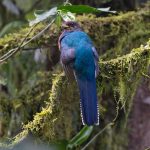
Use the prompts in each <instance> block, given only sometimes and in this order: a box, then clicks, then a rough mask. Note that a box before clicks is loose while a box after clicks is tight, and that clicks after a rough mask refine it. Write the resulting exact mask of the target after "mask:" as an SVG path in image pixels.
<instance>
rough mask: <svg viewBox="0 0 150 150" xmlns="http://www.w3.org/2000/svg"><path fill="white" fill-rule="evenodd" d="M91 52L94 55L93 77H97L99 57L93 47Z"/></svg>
mask: <svg viewBox="0 0 150 150" xmlns="http://www.w3.org/2000/svg"><path fill="white" fill-rule="evenodd" d="M92 51H93V54H94V62H95V77H97V76H98V73H99V65H98V61H99V55H98V53H97V51H96V49H95V47H92Z"/></svg>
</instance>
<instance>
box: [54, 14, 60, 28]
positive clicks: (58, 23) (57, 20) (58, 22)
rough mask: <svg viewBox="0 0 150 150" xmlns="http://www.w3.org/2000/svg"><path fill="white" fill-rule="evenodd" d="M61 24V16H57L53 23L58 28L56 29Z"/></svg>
mask: <svg viewBox="0 0 150 150" xmlns="http://www.w3.org/2000/svg"><path fill="white" fill-rule="evenodd" d="M61 22H62V18H61V16H60V15H57V17H56V21H55V23H56V25H57V26H58V28H60V26H61Z"/></svg>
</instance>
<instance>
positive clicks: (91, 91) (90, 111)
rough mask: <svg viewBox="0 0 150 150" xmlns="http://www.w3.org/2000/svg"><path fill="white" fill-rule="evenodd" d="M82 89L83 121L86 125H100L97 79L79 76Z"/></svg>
mask: <svg viewBox="0 0 150 150" xmlns="http://www.w3.org/2000/svg"><path fill="white" fill-rule="evenodd" d="M77 82H78V86H79V90H80V99H81V101H80V107H81V116H82V122H83V124H86V125H89V126H91V125H99V110H98V103H97V94H96V80H95V79H93V80H90V81H89V80H86V79H84V80H82V79H79V78H77Z"/></svg>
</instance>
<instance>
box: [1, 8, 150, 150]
mask: <svg viewBox="0 0 150 150" xmlns="http://www.w3.org/2000/svg"><path fill="white" fill-rule="evenodd" d="M87 18H88V20H87ZM77 19H78V20H79V23H80V24H81V25H82V27H84V30H85V31H86V32H87V33H88V34H89V35H90V36H91V37H92V39H93V41H94V43H95V45H96V46H97V48H98V51H99V54H101V57H100V58H101V59H100V61H99V66H100V70H101V74H100V75H99V77H98V79H97V86H98V99H99V100H100V112H101V127H100V128H98V129H97V130H96V129H95V132H96V131H98V130H100V129H102V127H104V126H105V125H106V124H108V122H113V121H115V124H114V126H113V127H111V126H109V128H107V130H106V132H103V134H101V135H100V136H99V137H98V140H96V141H94V142H95V143H94V144H93V143H92V144H93V145H91V147H90V146H89V149H95V148H96V146H97V145H99V148H100V149H111V150H116V149H123V148H124V146H125V145H126V142H127V141H126V140H125V139H126V138H125V137H126V133H125V132H126V129H125V128H124V126H125V125H126V123H127V117H128V115H129V112H130V109H131V106H132V100H133V96H134V93H135V90H136V88H137V85H138V84H139V83H140V79H141V77H142V75H143V74H147V69H148V66H149V58H150V41H149V42H148V43H147V44H146V45H145V46H141V47H139V48H135V49H132V48H133V47H137V46H138V44H139V43H144V42H145V41H146V40H147V39H148V37H149V27H150V26H149V13H148V11H147V9H146V10H144V11H143V10H141V11H139V12H138V13H137V12H131V13H127V14H123V15H122V14H120V15H119V16H112V17H106V18H95V17H94V16H79V17H78V18H77ZM143 22H144V23H143ZM44 26H45V24H39V25H38V26H36V28H35V30H34V31H33V33H32V34H31V35H29V37H28V38H29V39H30V38H32V36H33V35H36V34H37V33H38V32H39V31H40V30H41V28H44ZM99 26H100V27H99ZM28 30H29V29H28V28H26V29H22V30H20V31H19V33H15V34H10V35H8V36H5V37H4V38H3V39H1V40H0V46H1V50H0V54H1V55H3V54H4V53H6V52H7V51H9V49H10V48H14V45H17V43H18V42H19V41H20V39H22V38H23V37H24V34H25V33H26V32H27V31H28ZM95 31H96V32H95ZM143 31H144V32H143ZM141 33H142V34H141ZM58 34H59V31H58V29H57V28H56V27H55V26H53V27H52V28H51V29H50V30H49V32H47V33H46V34H44V35H42V37H41V38H40V39H38V40H35V41H32V42H31V43H30V46H35V45H36V44H37V43H38V45H44V44H48V43H50V44H51V46H52V47H54V48H55V50H56V51H57V48H56V43H57V42H56V40H57V38H58ZM49 35H50V36H49ZM101 37H103V38H101ZM112 38H113V39H114V43H111V41H112ZM127 39H128V40H127ZM139 41H140V42H139ZM8 43H9V45H8ZM131 49H132V51H130V50H131ZM106 50H108V51H107V52H104V51H106ZM18 55H19V54H18ZM18 55H17V56H18ZM118 55H120V56H118ZM13 67H14V68H15V66H13ZM53 73H54V74H55V75H54V76H53V75H52V72H49V73H48V74H49V75H48V76H46V77H45V76H43V74H44V73H42V71H41V74H42V78H37V80H35V82H36V81H37V82H38V83H37V84H35V86H31V87H30V84H29V83H28V84H27V85H26V87H24V88H23V89H22V90H21V91H24V92H20V91H18V93H19V94H20V97H18V99H19V100H18V102H17V103H16V104H14V106H9V105H11V103H10V104H9V103H8V98H7V97H5V96H2V98H0V100H1V101H2V102H1V104H3V105H1V106H2V110H4V111H6V112H7V110H8V107H12V108H16V110H18V109H17V108H18V106H19V108H20V109H22V108H23V107H22V106H23V105H21V106H20V104H24V102H26V104H27V105H25V106H24V107H25V109H27V108H28V109H29V108H30V109H31V111H32V107H33V105H36V104H35V102H36V103H37V105H40V106H41V107H43V109H37V110H36V111H35V112H32V113H31V114H34V117H33V118H28V119H27V118H26V119H27V120H30V121H29V122H28V123H27V120H26V121H25V120H24V121H23V122H24V123H25V124H24V126H23V129H22V131H21V132H20V134H18V135H17V136H16V137H15V138H14V139H13V140H12V141H10V143H9V142H8V145H7V144H6V145H5V144H3V145H1V146H2V147H5V146H6V147H7V146H10V147H11V146H13V145H15V144H17V143H18V142H20V141H21V140H23V138H25V137H26V136H27V134H28V133H29V132H30V133H31V134H32V135H33V136H35V137H37V138H38V137H39V138H40V139H41V140H43V141H48V142H49V143H51V142H56V141H59V140H62V139H66V140H69V139H70V138H71V137H72V136H73V135H74V134H75V133H77V131H79V129H80V128H81V124H80V123H81V121H80V117H79V107H78V106H79V103H78V102H79V95H78V91H77V87H76V84H75V83H71V84H69V83H68V81H67V79H66V78H65V76H64V75H63V74H62V73H61V71H60V68H59V66H57V65H55V69H54V71H53ZM35 74H36V72H35ZM33 85H34V83H33ZM27 87H28V88H27ZM26 88H27V90H26ZM113 96H114V98H113ZM14 101H15V100H14ZM16 101H17V100H16ZM39 101H40V102H41V103H40V102H39ZM18 103H19V105H18ZM8 104H9V105H8ZM115 108H116V109H117V110H116V109H115ZM28 109H27V110H28ZM33 109H34V108H33ZM36 112H38V113H36ZM116 114H117V115H116ZM5 116H7V115H5ZM7 117H8V118H9V115H8V116H7ZM60 129H61V130H60ZM9 144H10V145H9Z"/></svg>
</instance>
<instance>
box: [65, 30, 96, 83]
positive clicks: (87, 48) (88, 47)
mask: <svg viewBox="0 0 150 150" xmlns="http://www.w3.org/2000/svg"><path fill="white" fill-rule="evenodd" d="M62 43H65V44H66V45H67V46H68V47H69V48H74V49H75V62H74V69H75V71H76V74H77V75H78V76H79V78H83V79H84V78H86V79H89V80H90V79H93V78H95V64H94V56H93V52H92V46H93V45H92V42H91V40H90V38H89V36H88V35H87V34H86V33H84V32H82V31H73V32H70V33H68V34H67V35H66V36H65V37H64V38H63V39H62Z"/></svg>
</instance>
